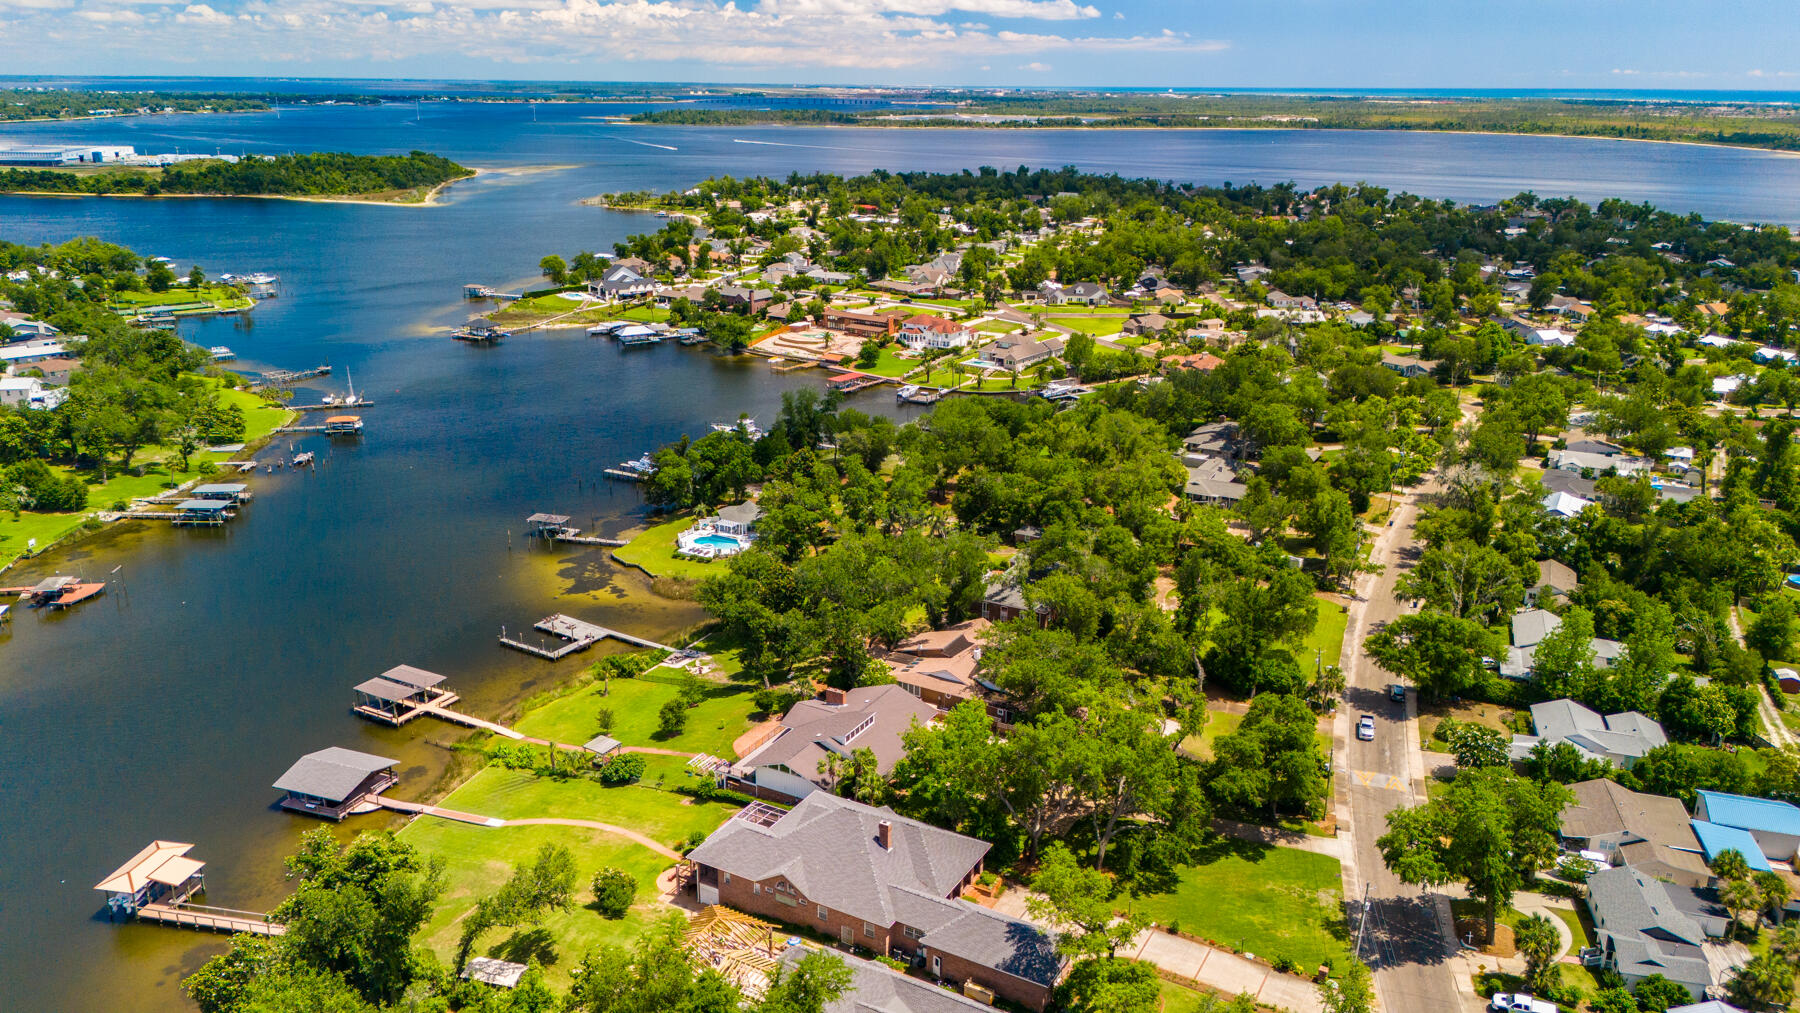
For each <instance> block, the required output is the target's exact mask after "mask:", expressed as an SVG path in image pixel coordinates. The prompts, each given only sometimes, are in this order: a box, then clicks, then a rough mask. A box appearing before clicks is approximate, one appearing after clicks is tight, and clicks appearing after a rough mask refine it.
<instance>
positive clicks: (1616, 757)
mask: <svg viewBox="0 0 1800 1013" xmlns="http://www.w3.org/2000/svg"><path fill="white" fill-rule="evenodd" d="M1531 727H1532V728H1533V730H1535V731H1536V732H1537V734H1536V735H1515V736H1513V737H1512V749H1511V753H1512V757H1513V759H1515V760H1522V759H1524V758H1525V757H1526V756H1527V755H1529V754H1530V753H1531V750H1532V749H1533V748H1534V747H1536V746H1537V744H1538V743H1539V742H1546V743H1549V744H1550V745H1553V746H1554V745H1556V744H1557V743H1559V742H1567V743H1569V744H1570V745H1572V746H1574V747H1575V748H1576V749H1577V750H1579V751H1580V752H1581V755H1582V756H1583V757H1585V758H1586V759H1590V760H1605V761H1607V762H1608V763H1612V764H1614V765H1616V766H1619V767H1623V768H1625V769H1627V770H1629V769H1630V768H1631V765H1632V764H1634V763H1636V762H1637V761H1638V760H1639V759H1640V758H1642V757H1643V755H1644V754H1645V753H1648V752H1649V751H1650V750H1652V749H1655V748H1656V747H1658V746H1666V745H1668V744H1669V740H1668V737H1667V736H1665V735H1663V730H1662V725H1659V724H1657V723H1656V722H1655V721H1653V720H1651V719H1650V718H1648V717H1645V716H1644V715H1642V714H1639V713H1638V712H1636V711H1625V712H1624V713H1620V714H1608V715H1606V716H1605V717H1601V716H1600V715H1599V714H1597V713H1595V712H1594V711H1592V710H1589V709H1588V708H1586V707H1583V706H1582V705H1581V704H1578V703H1576V702H1575V701H1573V700H1567V699H1564V700H1549V701H1546V702H1544V703H1534V704H1532V705H1531Z"/></svg>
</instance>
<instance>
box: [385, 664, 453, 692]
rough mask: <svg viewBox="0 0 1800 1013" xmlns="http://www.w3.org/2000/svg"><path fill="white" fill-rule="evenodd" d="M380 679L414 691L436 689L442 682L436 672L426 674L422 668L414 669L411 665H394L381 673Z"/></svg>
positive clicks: (441, 678)
mask: <svg viewBox="0 0 1800 1013" xmlns="http://www.w3.org/2000/svg"><path fill="white" fill-rule="evenodd" d="M381 678H383V679H386V680H387V681H389V682H397V683H399V684H400V685H402V686H411V687H413V688H414V689H436V688H437V686H438V685H439V684H440V683H442V682H443V681H444V677H443V676H441V675H439V674H437V673H436V672H427V671H425V670H424V669H423V668H414V667H413V666H411V665H395V666H394V667H393V668H390V669H388V670H387V671H385V672H383V673H381Z"/></svg>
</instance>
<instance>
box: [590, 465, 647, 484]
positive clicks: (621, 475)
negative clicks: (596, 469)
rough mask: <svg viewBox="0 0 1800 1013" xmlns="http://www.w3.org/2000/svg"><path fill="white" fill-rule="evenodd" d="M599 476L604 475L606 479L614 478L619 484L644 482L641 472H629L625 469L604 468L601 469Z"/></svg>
mask: <svg viewBox="0 0 1800 1013" xmlns="http://www.w3.org/2000/svg"><path fill="white" fill-rule="evenodd" d="M600 474H602V475H605V476H606V477H607V478H616V479H618V480H620V481H621V482H642V481H643V480H644V473H643V472H641V471H629V470H627V469H625V468H606V469H603V470H602V471H601V472H600Z"/></svg>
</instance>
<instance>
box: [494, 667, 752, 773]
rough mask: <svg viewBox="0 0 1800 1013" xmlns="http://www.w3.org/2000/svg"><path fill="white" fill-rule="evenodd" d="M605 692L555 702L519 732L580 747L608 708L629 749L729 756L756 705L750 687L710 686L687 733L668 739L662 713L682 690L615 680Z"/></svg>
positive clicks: (597, 689) (600, 688)
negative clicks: (661, 730)
mask: <svg viewBox="0 0 1800 1013" xmlns="http://www.w3.org/2000/svg"><path fill="white" fill-rule="evenodd" d="M663 671H665V672H666V671H667V669H664V670H663ZM604 691H606V687H605V684H603V683H595V684H594V685H591V686H586V687H583V688H582V689H580V690H578V691H576V692H574V693H571V694H569V695H568V696H565V697H560V698H558V699H556V700H552V701H550V702H549V703H547V704H544V705H543V706H541V707H536V708H534V709H533V710H532V711H531V713H529V714H527V715H525V717H523V718H521V719H520V720H519V723H518V725H517V728H518V730H519V731H521V732H524V733H525V734H526V735H534V736H536V737H538V738H542V739H549V740H551V741H553V742H568V743H574V744H577V745H579V744H580V743H583V742H586V741H587V740H589V739H591V738H593V737H594V736H596V735H599V734H600V725H599V723H598V721H597V719H596V715H597V714H598V713H599V712H600V709H601V708H603V707H604V708H609V709H611V711H612V712H613V726H612V731H611V732H608V733H607V734H609V735H611V736H612V737H613V738H615V739H618V740H619V741H620V742H623V743H625V744H626V745H628V746H655V747H657V748H660V749H677V750H680V751H682V752H686V753H711V754H713V755H714V756H727V757H728V756H730V755H731V742H732V740H733V739H735V738H737V737H738V736H739V735H742V734H743V733H744V731H745V730H746V729H748V728H749V727H750V712H751V711H752V710H753V709H754V708H755V706H756V705H755V703H754V702H753V701H752V696H753V694H752V692H751V691H750V689H748V688H747V687H740V686H712V687H709V691H708V695H707V697H706V699H705V700H704V701H702V702H701V703H700V705H699V706H698V707H694V708H692V709H690V710H689V711H688V712H687V715H688V720H687V728H686V730H684V731H683V732H682V733H681V734H680V735H676V736H673V737H671V738H667V739H663V738H658V737H657V722H658V712H659V711H660V710H661V709H662V706H663V704H665V703H667V702H669V701H670V700H673V699H675V698H676V697H677V696H678V695H679V691H678V689H677V687H675V686H671V685H668V684H666V683H661V682H651V681H648V680H645V679H614V680H612V688H611V691H610V692H609V693H608V694H607V695H605V696H602V695H601V693H602V692H604Z"/></svg>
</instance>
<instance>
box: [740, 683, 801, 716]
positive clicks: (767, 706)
mask: <svg viewBox="0 0 1800 1013" xmlns="http://www.w3.org/2000/svg"><path fill="white" fill-rule="evenodd" d="M751 699H753V700H755V701H756V712H757V713H758V714H786V713H787V712H788V708H790V707H792V706H794V705H795V704H797V703H799V702H800V701H801V700H802V699H804V696H803V695H802V694H801V692H800V691H799V690H797V689H794V688H792V687H789V686H776V687H774V688H772V689H759V690H757V691H756V695H755V696H754V697H752V698H751Z"/></svg>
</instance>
